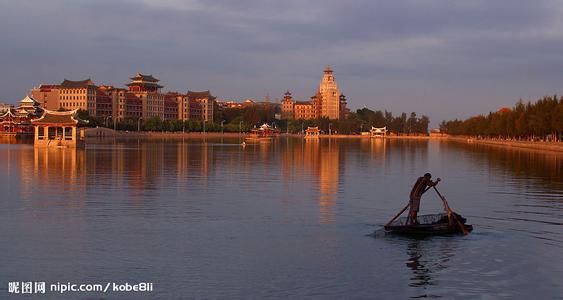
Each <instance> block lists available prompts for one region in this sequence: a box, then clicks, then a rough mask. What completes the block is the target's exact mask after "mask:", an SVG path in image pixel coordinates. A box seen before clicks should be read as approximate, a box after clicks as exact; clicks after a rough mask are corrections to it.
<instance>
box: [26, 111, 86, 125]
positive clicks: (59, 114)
mask: <svg viewBox="0 0 563 300" xmlns="http://www.w3.org/2000/svg"><path fill="white" fill-rule="evenodd" d="M77 112H78V109H75V110H71V111H52V110H47V109H45V110H44V111H43V115H42V116H41V117H40V118H39V119H34V120H31V123H33V124H34V125H74V126H76V125H80V124H86V123H88V122H87V121H84V120H82V119H80V118H79V117H78V114H77Z"/></svg>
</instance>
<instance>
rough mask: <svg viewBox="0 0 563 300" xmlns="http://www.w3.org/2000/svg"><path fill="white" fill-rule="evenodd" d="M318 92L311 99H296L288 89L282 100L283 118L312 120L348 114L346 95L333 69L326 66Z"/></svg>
mask: <svg viewBox="0 0 563 300" xmlns="http://www.w3.org/2000/svg"><path fill="white" fill-rule="evenodd" d="M323 73H324V74H323V78H322V79H321V83H320V85H319V89H318V91H317V93H316V94H315V95H314V96H313V97H311V100H310V101H296V100H294V99H293V97H292V96H291V93H290V92H289V91H287V92H286V93H285V94H284V97H283V100H282V105H281V107H282V118H283V119H303V120H312V119H319V118H321V117H326V118H329V119H331V120H338V119H341V118H344V117H345V115H346V114H347V109H346V97H344V95H342V94H341V93H340V90H339V89H338V87H337V85H336V81H335V79H334V75H333V71H332V69H331V68H330V67H328V66H327V67H326V69H325V70H324V72H323Z"/></svg>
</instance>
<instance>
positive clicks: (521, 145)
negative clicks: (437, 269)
mask: <svg viewBox="0 0 563 300" xmlns="http://www.w3.org/2000/svg"><path fill="white" fill-rule="evenodd" d="M247 135H248V133H245V132H243V133H238V132H224V133H221V132H205V133H203V132H184V133H183V132H155V131H141V132H137V131H129V132H127V131H113V130H112V129H108V128H102V127H99V128H88V129H86V131H85V137H86V139H87V140H89V139H96V138H120V139H121V138H123V139H128V138H147V139H181V138H241V137H246V136H247ZM279 137H298V138H303V137H304V135H302V134H296V133H289V134H287V133H282V134H280V135H279ZM370 138H371V137H370V136H365V135H348V134H332V135H328V134H322V135H320V136H319V139H370ZM377 139H380V138H377ZM385 139H406V140H444V141H454V142H460V143H465V144H481V145H489V146H495V147H505V148H515V149H527V150H539V151H550V152H560V153H563V143H561V142H528V141H504V140H488V139H476V138H473V137H464V136H439V137H435V136H414V135H410V136H409V135H400V136H395V135H388V136H386V137H385Z"/></svg>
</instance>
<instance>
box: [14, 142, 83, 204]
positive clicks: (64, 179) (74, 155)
mask: <svg viewBox="0 0 563 300" xmlns="http://www.w3.org/2000/svg"><path fill="white" fill-rule="evenodd" d="M18 153H19V155H20V159H19V162H20V172H21V174H20V186H21V189H20V190H21V198H22V200H24V201H29V202H31V201H38V200H40V198H39V197H34V196H38V195H42V196H47V197H48V196H49V195H55V194H58V193H60V192H61V191H63V192H64V193H65V195H67V196H68V197H67V198H68V199H59V200H71V201H69V202H67V203H66V205H68V206H81V205H82V200H83V199H84V198H83V197H84V187H85V181H86V176H85V174H86V171H87V168H86V163H85V151H84V150H83V149H57V148H31V149H29V151H27V150H26V151H18Z"/></svg>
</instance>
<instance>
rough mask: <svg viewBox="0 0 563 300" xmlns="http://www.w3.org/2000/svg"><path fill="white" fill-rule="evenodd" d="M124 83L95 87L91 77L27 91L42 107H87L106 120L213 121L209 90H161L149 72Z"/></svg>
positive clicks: (55, 109) (92, 114)
mask: <svg viewBox="0 0 563 300" xmlns="http://www.w3.org/2000/svg"><path fill="white" fill-rule="evenodd" d="M130 79H131V82H129V83H128V84H126V86H127V89H123V88H117V87H114V86H111V85H100V86H96V85H95V84H94V82H93V81H92V80H91V79H86V80H81V81H72V80H68V79H65V80H64V81H63V82H62V83H60V84H42V85H40V86H39V87H38V88H34V89H32V90H31V95H32V97H34V98H36V99H37V100H38V102H39V104H40V105H41V107H42V108H44V109H47V110H50V111H58V110H76V109H81V110H87V111H88V113H89V115H90V116H93V117H97V118H99V119H100V120H101V121H102V122H106V121H107V120H108V118H110V117H111V118H112V121H123V120H124V119H126V118H130V119H134V120H139V119H143V120H147V119H148V118H151V117H159V118H161V119H163V120H189V119H193V120H205V121H213V118H214V113H215V111H216V108H215V106H216V105H217V104H216V98H215V97H214V96H213V95H212V94H211V92H210V91H209V90H207V91H203V92H194V91H188V92H187V93H184V94H181V93H177V92H169V93H166V94H164V93H162V92H161V89H162V88H163V86H162V85H161V84H159V80H158V79H156V78H155V77H154V76H152V75H145V74H141V73H137V74H136V75H135V76H133V77H131V78H130Z"/></svg>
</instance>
